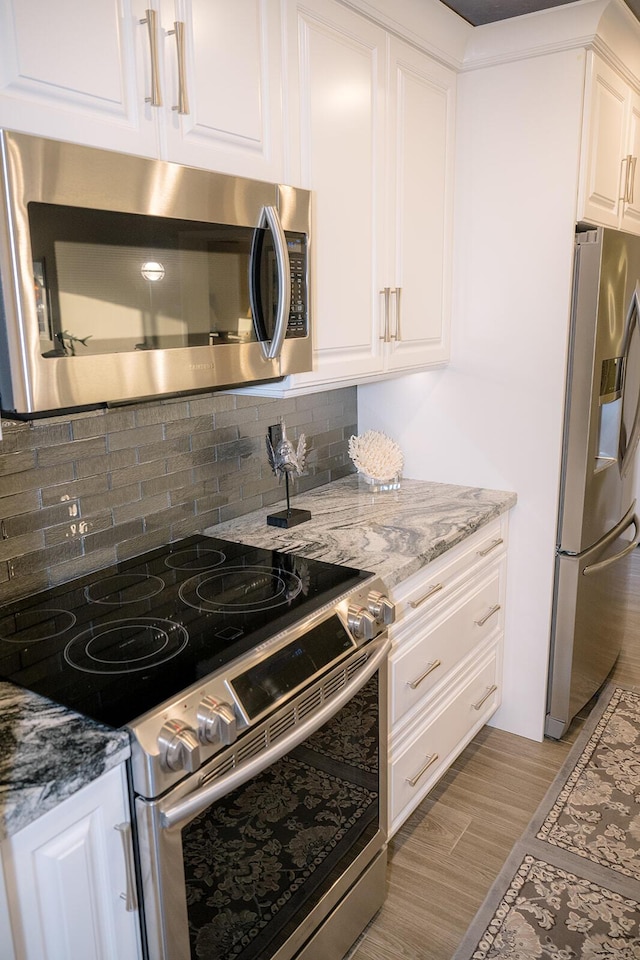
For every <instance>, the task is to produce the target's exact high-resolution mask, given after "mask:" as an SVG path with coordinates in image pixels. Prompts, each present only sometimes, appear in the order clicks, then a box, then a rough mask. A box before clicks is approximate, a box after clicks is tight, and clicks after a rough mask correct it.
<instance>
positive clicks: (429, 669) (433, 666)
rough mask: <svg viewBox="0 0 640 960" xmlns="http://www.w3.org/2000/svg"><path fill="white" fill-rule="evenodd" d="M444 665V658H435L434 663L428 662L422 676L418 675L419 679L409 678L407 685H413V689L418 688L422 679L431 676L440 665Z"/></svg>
mask: <svg viewBox="0 0 640 960" xmlns="http://www.w3.org/2000/svg"><path fill="white" fill-rule="evenodd" d="M441 666H442V660H433V661H432V663H430V664H428V666H427V669H426V670H425V672H424V673H423V674H422V676H421V677H418V679H417V680H407V686H409V687H411V689H412V690H416V689H417V688H418V687H419V686H420V684H421V683H422V681H423V680H424V679H425V678H426V677H428V676H429V674H430V673H433V671H434V670H437V669H438V667H441Z"/></svg>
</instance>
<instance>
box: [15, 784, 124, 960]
mask: <svg viewBox="0 0 640 960" xmlns="http://www.w3.org/2000/svg"><path fill="white" fill-rule="evenodd" d="M1 849H2V871H3V875H4V884H5V887H6V893H7V902H8V908H9V910H8V913H9V920H10V924H11V930H12V939H13V954H12V953H11V945H8V944H7V945H5V943H3V946H2V950H3V951H4V950H5V949H6V953H4V952H3V953H2V957H3V958H4V957H5V956H7V957H10V958H11V960H13V958H14V957H15V960H114V958H116V957H117V958H118V960H139V958H140V956H141V947H140V934H139V918H138V911H137V907H136V897H135V885H134V877H133V860H132V857H133V852H132V848H131V837H130V817H129V803H128V796H127V788H126V777H125V771H124V765H121V766H119V767H115V768H114V769H113V770H110V771H109V772H108V773H105V774H103V776H101V777H99V778H98V779H97V780H94V781H93V782H92V783H90V784H89V785H88V786H86V787H84V788H83V789H81V790H79V791H78V793H76V794H74V795H73V796H72V797H70V798H69V799H68V800H65V801H63V802H62V803H60V804H59V805H58V806H57V807H55V808H54V809H53V810H51V811H49V812H48V813H46V814H44V815H43V816H42V817H39V818H38V819H37V820H35V821H34V822H33V823H31V824H29V826H27V827H25V828H24V829H23V830H20V831H18V833H16V834H15V835H14V836H12V837H10V838H8V839H7V840H5V841H4V842H3V844H2V847H1ZM0 913H1V911H0ZM0 924H1V916H0ZM0 928H1V927H0Z"/></svg>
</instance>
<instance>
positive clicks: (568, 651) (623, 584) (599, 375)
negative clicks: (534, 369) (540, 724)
mask: <svg viewBox="0 0 640 960" xmlns="http://www.w3.org/2000/svg"><path fill="white" fill-rule="evenodd" d="M639 298H640V237H634V236H630V235H628V234H625V233H621V232H620V231H617V230H607V229H602V228H598V229H592V228H591V229H585V230H584V231H582V230H580V229H579V230H578V232H577V233H576V244H575V270H574V289H573V305H572V317H571V334H570V336H571V340H570V349H569V364H568V370H567V389H566V405H565V424H564V442H563V453H562V473H561V486H560V502H559V510H558V544H557V555H556V568H555V586H554V597H553V624H552V636H551V656H550V669H549V686H548V697H547V718H546V725H545V733H546V734H547V735H548V736H550V737H554V738H559V737H560V736H562V734H563V733H564V731H565V730H566V729H567V727H568V726H569V724H570V723H571V720H572V719H573V717H574V716H575V715H576V713H578V711H579V710H580V708H581V707H582V706H584V704H586V703H587V702H588V701H589V700H590V699H591V697H592V696H593V695H594V694H595V693H596V692H597V690H598V689H599V687H600V686H602V684H603V683H604V681H605V680H606V678H607V675H608V673H609V672H610V671H611V668H612V667H613V665H614V663H615V661H616V659H617V656H618V654H619V652H620V647H621V643H622V637H623V633H624V630H625V623H626V613H627V606H628V595H629V589H630V585H629V572H630V563H631V554H632V551H633V550H635V548H636V547H637V545H638V519H637V517H636V515H635V499H634V461H635V458H636V447H637V444H638V437H639V433H640V312H639V311H640V300H639ZM638 642H639V643H640V637H639V638H638Z"/></svg>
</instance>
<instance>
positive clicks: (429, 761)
mask: <svg viewBox="0 0 640 960" xmlns="http://www.w3.org/2000/svg"><path fill="white" fill-rule="evenodd" d="M437 759H438V754H437V753H432V754H431V756H430V757H427V762H426V763H425V765H424V767H421V768H420V770H418V772H417V773H416V775H415V777H405V780H406V781H407V783H408V784H409V786H410V787H415V785H416V783H417V782H418V780H419V779H420V777H422V776H423V775H424V774H425V773H426V772H427V770H428V769H429V767H430V766H431V764H432V763H435V762H436V760H437Z"/></svg>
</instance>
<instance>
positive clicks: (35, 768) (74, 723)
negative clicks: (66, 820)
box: [0, 682, 131, 841]
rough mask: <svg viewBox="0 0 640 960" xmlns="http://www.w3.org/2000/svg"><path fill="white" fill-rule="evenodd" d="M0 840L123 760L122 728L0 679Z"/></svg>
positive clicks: (127, 750)
mask: <svg viewBox="0 0 640 960" xmlns="http://www.w3.org/2000/svg"><path fill="white" fill-rule="evenodd" d="M0 718H1V719H0V748H1V751H0V841H1V840H4V839H5V838H6V837H10V836H12V835H13V834H14V833H17V831H18V830H21V829H22V828H23V827H26V826H27V825H28V824H29V823H31V822H32V821H33V820H36V819H37V818H38V817H40V816H42V814H43V813H47V811H49V810H52V809H53V808H54V807H55V806H57V805H58V804H59V803H61V802H62V801H63V800H66V799H67V797H70V796H71V795H72V794H74V793H76V791H78V790H80V789H81V788H82V787H84V786H86V785H87V784H88V783H91V782H92V781H93V780H95V779H96V778H97V777H99V776H100V775H101V774H103V773H106V772H107V770H110V769H111V768H112V767H115V766H117V765H118V764H120V763H122V762H123V760H126V759H127V757H128V756H129V754H130V752H131V750H130V746H129V734H128V733H127V731H126V730H112V729H110V728H109V727H103V726H102V725H101V724H99V723H95V721H93V720H89V719H88V718H87V717H83V716H79V715H78V714H76V713H74V712H73V711H71V710H68V709H67V708H66V707H61V706H59V705H58V704H56V703H52V702H51V700H47V699H46V698H44V697H40V696H38V694H35V693H29V692H28V691H26V690H22V689H20V688H19V687H16V686H14V685H13V684H12V683H3V682H0Z"/></svg>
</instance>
